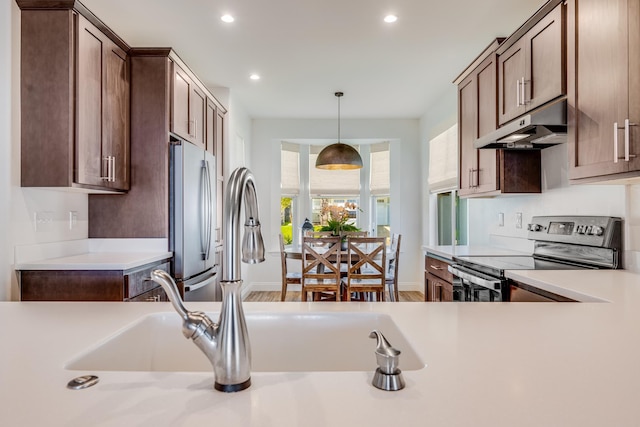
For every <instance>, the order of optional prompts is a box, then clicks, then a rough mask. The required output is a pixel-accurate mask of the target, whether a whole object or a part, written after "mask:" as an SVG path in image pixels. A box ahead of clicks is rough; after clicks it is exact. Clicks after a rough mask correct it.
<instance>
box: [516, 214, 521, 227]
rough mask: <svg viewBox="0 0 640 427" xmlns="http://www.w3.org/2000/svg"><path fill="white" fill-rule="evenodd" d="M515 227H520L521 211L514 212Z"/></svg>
mask: <svg viewBox="0 0 640 427" xmlns="http://www.w3.org/2000/svg"><path fill="white" fill-rule="evenodd" d="M516 228H522V212H516Z"/></svg>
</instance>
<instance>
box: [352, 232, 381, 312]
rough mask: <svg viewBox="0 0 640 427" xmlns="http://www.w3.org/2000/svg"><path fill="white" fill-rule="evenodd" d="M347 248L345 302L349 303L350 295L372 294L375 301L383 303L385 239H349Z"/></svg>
mask: <svg viewBox="0 0 640 427" xmlns="http://www.w3.org/2000/svg"><path fill="white" fill-rule="evenodd" d="M347 248H348V253H347V257H348V262H347V266H348V272H347V286H346V290H345V294H346V296H345V298H346V300H347V301H351V299H352V295H351V294H352V293H362V294H364V293H374V294H375V295H376V300H378V301H380V300H381V301H384V300H385V296H384V288H385V279H386V250H387V245H386V238H384V237H349V238H348V239H347Z"/></svg>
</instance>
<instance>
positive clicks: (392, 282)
mask: <svg viewBox="0 0 640 427" xmlns="http://www.w3.org/2000/svg"><path fill="white" fill-rule="evenodd" d="M401 240H402V235H401V234H394V235H393V236H391V246H390V248H389V258H388V259H387V272H386V277H385V283H386V284H387V286H388V288H389V299H390V300H391V301H395V302H398V301H400V296H399V292H398V262H399V259H400V241H401Z"/></svg>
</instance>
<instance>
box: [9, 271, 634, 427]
mask: <svg viewBox="0 0 640 427" xmlns="http://www.w3.org/2000/svg"><path fill="white" fill-rule="evenodd" d="M514 274H515V275H516V276H517V277H518V278H519V279H520V280H525V279H526V280H528V281H530V282H536V281H537V282H538V283H547V282H552V284H553V286H557V287H565V288H568V289H571V290H572V292H575V293H582V294H586V295H589V296H591V297H595V298H597V299H600V300H603V301H607V302H590V303H495V304H486V303H465V304H458V303H440V304H428V303H355V302H354V303H344V302H342V303H313V302H310V303H290V302H287V303H245V304H244V307H245V311H246V312H247V313H257V312H273V311H278V312H298V313H311V314H312V313H314V312H344V311H362V312H379V313H386V314H389V315H390V316H391V317H392V318H393V320H394V321H395V323H396V325H397V326H398V327H399V329H400V330H401V331H402V332H403V334H404V335H405V337H406V338H407V339H408V341H409V342H410V343H411V344H412V345H413V347H414V350H415V351H416V352H417V353H418V355H419V356H420V357H421V359H422V360H423V361H424V362H425V364H426V366H425V367H424V368H422V369H417V370H405V371H404V372H403V375H404V379H405V381H406V383H407V386H406V388H405V389H404V390H401V391H398V392H385V391H381V390H377V389H375V388H373V387H372V386H371V384H370V383H371V379H372V377H373V370H374V368H375V358H374V355H373V347H374V346H373V342H372V353H371V357H372V359H371V371H369V372H293V373H261V372H254V373H253V374H252V386H251V387H250V388H249V389H248V390H246V391H242V392H238V393H231V394H225V393H220V392H216V391H214V390H213V374H212V373H211V372H107V371H103V372H83V371H73V370H68V369H65V365H66V364H67V363H68V362H69V361H71V360H73V359H74V358H75V357H77V356H78V355H79V354H81V353H83V352H84V351H85V350H87V349H88V348H90V347H92V346H94V345H95V344H96V343H98V342H101V341H103V340H104V339H105V338H107V337H109V336H111V335H113V334H114V333H116V332H117V331H118V330H121V329H122V328H124V327H126V326H127V325H129V324H131V323H133V322H135V321H136V320H137V319H139V318H141V317H143V316H145V315H148V314H151V313H157V312H171V314H172V315H176V314H175V313H173V309H172V307H171V306H170V304H169V303H157V304H138V303H127V304H120V303H24V302H22V303H17V302H7V303H0V325H1V326H0V337H2V341H3V342H2V351H0V379H1V381H0V399H1V401H2V403H3V405H2V410H1V411H0V425H16V426H27V425H47V426H52V425H56V426H57V425H64V426H76V425H78V426H79V425H92V426H124V425H136V426H144V425H148V426H177V425H193V426H201V425H208V424H211V425H233V426H244V425H247V426H271V425H273V426H302V425H304V426H347V425H374V426H376V425H380V426H382V425H405V426H407V425H410V426H413V425H415V426H418V425H420V426H424V425H428V426H509V427H512V426H545V427H546V426H604V425H608V426H637V425H639V424H640V407H638V405H637V399H638V396H640V369H638V367H637V361H638V360H640V275H638V274H633V273H630V272H626V271H619V270H618V271H610V270H609V271H604V270H602V271H573V272H570V273H568V272H551V271H542V272H535V271H527V272H526V273H524V272H523V273H522V274H520V273H519V272H514ZM524 276H526V277H524ZM188 307H189V308H190V309H201V310H205V311H208V312H216V311H217V310H219V303H188ZM176 316H177V315H176ZM383 332H384V331H383ZM175 333H176V334H181V331H180V330H179V329H176V331H175ZM392 344H393V343H392ZM400 350H402V349H400ZM133 351H134V350H133V349H132V352H133ZM274 351H276V349H274ZM339 351H340V343H339V342H337V343H336V352H339ZM132 357H133V354H132ZM203 357H204V356H203ZM345 357H348V355H345ZM401 357H402V356H401ZM401 368H402V364H401ZM89 373H94V374H96V375H98V376H99V377H100V382H99V383H98V384H97V385H95V386H93V387H91V388H88V389H86V390H68V389H67V388H66V384H67V382H68V381H69V380H70V379H72V378H74V377H76V376H78V375H83V374H89Z"/></svg>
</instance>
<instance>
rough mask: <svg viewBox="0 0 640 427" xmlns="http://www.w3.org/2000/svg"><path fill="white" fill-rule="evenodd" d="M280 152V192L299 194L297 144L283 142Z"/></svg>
mask: <svg viewBox="0 0 640 427" xmlns="http://www.w3.org/2000/svg"><path fill="white" fill-rule="evenodd" d="M281 148H282V149H281V150H280V191H281V192H282V193H283V194H290V195H297V194H300V149H299V146H298V144H291V143H287V142H283V143H282V146H281Z"/></svg>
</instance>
